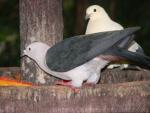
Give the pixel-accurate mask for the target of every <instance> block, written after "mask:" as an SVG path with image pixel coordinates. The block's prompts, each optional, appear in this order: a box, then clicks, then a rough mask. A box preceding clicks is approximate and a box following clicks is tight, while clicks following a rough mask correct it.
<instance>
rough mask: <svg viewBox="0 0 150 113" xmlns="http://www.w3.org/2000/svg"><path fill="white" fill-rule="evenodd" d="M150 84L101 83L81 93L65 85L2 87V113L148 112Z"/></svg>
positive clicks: (84, 89)
mask: <svg viewBox="0 0 150 113" xmlns="http://www.w3.org/2000/svg"><path fill="white" fill-rule="evenodd" d="M149 108H150V81H137V82H127V83H118V84H99V85H96V86H95V87H83V88H81V91H80V93H79V94H75V93H73V92H72V91H71V90H70V89H69V88H66V87H63V86H33V87H0V113H110V112H112V113H120V112H122V113H131V112H132V113H133V112H134V113H149V112H150V109H149Z"/></svg>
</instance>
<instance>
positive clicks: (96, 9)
mask: <svg viewBox="0 0 150 113" xmlns="http://www.w3.org/2000/svg"><path fill="white" fill-rule="evenodd" d="M85 18H86V19H89V22H88V25H87V28H86V32H85V34H91V33H97V32H106V31H114V30H123V29H124V28H123V26H122V25H120V24H119V23H116V22H115V21H113V20H112V19H111V18H110V17H109V15H108V14H107V13H106V11H105V10H104V8H102V7H101V6H99V5H92V6H89V7H88V8H87V10H86V17H85ZM128 50H129V51H132V52H140V53H142V54H144V51H143V49H142V48H141V47H140V45H139V44H138V43H137V42H135V41H133V42H132V43H131V44H130V45H129V47H128ZM115 67H120V68H121V69H126V68H128V67H130V66H129V65H128V64H122V65H120V64H112V65H109V66H108V69H113V68H115Z"/></svg>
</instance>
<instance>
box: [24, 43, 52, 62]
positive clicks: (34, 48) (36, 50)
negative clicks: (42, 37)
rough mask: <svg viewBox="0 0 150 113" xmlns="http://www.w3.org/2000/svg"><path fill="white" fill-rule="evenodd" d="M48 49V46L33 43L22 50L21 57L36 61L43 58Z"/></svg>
mask: <svg viewBox="0 0 150 113" xmlns="http://www.w3.org/2000/svg"><path fill="white" fill-rule="evenodd" d="M49 48H50V47H49V46H48V45H46V44H44V43H42V42H34V43H31V44H30V45H28V46H27V47H26V48H25V50H23V54H22V55H21V56H22V57H23V56H28V57H30V58H32V59H34V60H36V61H37V60H39V59H41V58H43V56H44V57H45V54H46V52H47V50H48V49H49Z"/></svg>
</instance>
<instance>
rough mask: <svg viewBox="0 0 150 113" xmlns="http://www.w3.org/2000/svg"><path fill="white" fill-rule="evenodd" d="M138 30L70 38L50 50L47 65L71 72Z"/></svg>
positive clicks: (52, 68)
mask: <svg viewBox="0 0 150 113" xmlns="http://www.w3.org/2000/svg"><path fill="white" fill-rule="evenodd" d="M138 29H139V28H137V27H134V28H128V29H124V30H121V31H112V32H103V33H95V34H90V35H81V36H75V37H72V38H68V39H66V40H64V41H62V42H60V43H58V44H56V45H55V46H53V47H52V48H50V49H49V50H48V52H47V54H46V64H47V66H48V67H49V68H50V69H51V70H53V71H57V72H66V71H69V70H71V69H73V68H75V67H78V66H80V65H82V64H84V63H86V62H88V61H89V60H91V59H93V58H94V57H96V56H98V55H100V54H102V53H103V52H105V51H106V50H107V49H109V48H111V47H112V46H114V45H115V44H118V43H119V42H121V40H123V39H124V38H126V37H128V36H129V35H132V34H133V33H134V32H135V31H137V30H138ZM81 37H86V38H81Z"/></svg>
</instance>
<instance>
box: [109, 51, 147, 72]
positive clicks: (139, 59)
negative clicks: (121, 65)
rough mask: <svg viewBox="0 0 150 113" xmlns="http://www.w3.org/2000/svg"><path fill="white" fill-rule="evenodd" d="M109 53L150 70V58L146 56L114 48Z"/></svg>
mask: <svg viewBox="0 0 150 113" xmlns="http://www.w3.org/2000/svg"><path fill="white" fill-rule="evenodd" d="M109 52H110V54H111V55H115V56H119V57H122V58H124V59H126V60H128V61H129V62H131V63H133V64H135V65H138V66H140V67H142V68H145V69H149V70H150V57H148V56H146V55H143V54H140V53H137V52H131V51H128V50H125V49H122V48H114V49H113V50H111V51H109Z"/></svg>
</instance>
